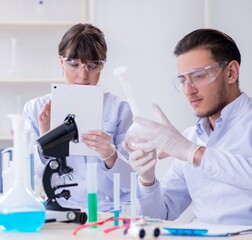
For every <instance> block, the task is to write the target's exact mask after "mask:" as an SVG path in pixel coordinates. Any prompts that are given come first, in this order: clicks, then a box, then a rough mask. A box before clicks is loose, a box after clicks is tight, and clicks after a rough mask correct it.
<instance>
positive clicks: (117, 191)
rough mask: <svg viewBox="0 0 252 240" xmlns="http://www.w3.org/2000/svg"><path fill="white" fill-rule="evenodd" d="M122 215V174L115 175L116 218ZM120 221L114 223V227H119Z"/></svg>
mask: <svg viewBox="0 0 252 240" xmlns="http://www.w3.org/2000/svg"><path fill="white" fill-rule="evenodd" d="M119 215H120V173H114V218H119ZM118 225H119V221H118V220H116V221H114V226H118Z"/></svg>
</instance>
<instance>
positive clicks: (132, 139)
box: [125, 122, 150, 149]
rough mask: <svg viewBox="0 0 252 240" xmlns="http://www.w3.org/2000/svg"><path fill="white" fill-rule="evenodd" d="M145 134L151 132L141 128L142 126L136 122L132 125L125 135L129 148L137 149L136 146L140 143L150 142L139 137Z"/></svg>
mask: <svg viewBox="0 0 252 240" xmlns="http://www.w3.org/2000/svg"><path fill="white" fill-rule="evenodd" d="M143 132H144V133H145V134H146V133H148V132H150V130H148V129H147V128H146V127H144V126H141V125H140V124H138V123H135V122H133V123H132V124H131V126H130V127H129V129H128V131H127V132H126V135H125V141H126V142H127V144H128V146H129V147H130V148H131V149H136V144H138V143H146V142H148V141H147V140H146V139H143V138H142V137H139V136H141V135H142V133H143Z"/></svg>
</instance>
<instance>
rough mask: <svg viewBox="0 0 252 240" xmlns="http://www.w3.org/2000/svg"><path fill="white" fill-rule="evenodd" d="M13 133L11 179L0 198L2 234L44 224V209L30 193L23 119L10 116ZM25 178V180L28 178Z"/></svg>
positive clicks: (38, 199) (32, 193)
mask: <svg viewBox="0 0 252 240" xmlns="http://www.w3.org/2000/svg"><path fill="white" fill-rule="evenodd" d="M9 117H10V118H11V121H12V129H13V134H14V143H13V147H14V151H13V164H14V179H13V184H12V186H11V188H10V189H9V190H8V191H7V192H6V193H5V194H4V195H3V197H2V198H1V199H0V229H1V230H3V231H6V232H8V231H18V232H35V231H38V230H39V229H40V228H41V227H42V225H43V224H44V223H45V206H44V205H43V203H42V202H41V200H40V198H39V197H38V196H37V195H36V194H35V192H34V191H32V188H31V184H30V183H31V181H30V174H28V173H29V168H28V166H29V165H28V161H29V159H30V158H29V156H26V155H27V154H28V152H27V151H25V149H27V144H29V143H28V142H27V141H25V139H28V138H27V136H25V134H28V133H24V122H25V120H24V117H23V116H22V115H10V116H9ZM28 178H29V179H28Z"/></svg>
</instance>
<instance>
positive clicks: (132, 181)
mask: <svg viewBox="0 0 252 240" xmlns="http://www.w3.org/2000/svg"><path fill="white" fill-rule="evenodd" d="M136 181H137V173H136V172H131V173H130V202H131V205H130V215H131V219H132V220H133V219H135V218H136V215H137V187H136V186H137V182H136Z"/></svg>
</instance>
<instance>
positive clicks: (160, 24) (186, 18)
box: [94, 0, 252, 177]
mask: <svg viewBox="0 0 252 240" xmlns="http://www.w3.org/2000/svg"><path fill="white" fill-rule="evenodd" d="M204 3H208V6H209V8H208V10H209V12H208V15H207V22H205V20H206V19H205V17H206V16H205V15H204ZM251 9H252V1H251V0H243V1H242V4H241V2H240V1H237V0H222V1H219V0H206V1H202V0H190V1H189V0H176V1H171V0H120V1H118V0H106V1H104V0H95V12H94V19H95V22H94V23H95V24H96V25H97V26H99V27H100V28H101V29H102V30H103V31H104V33H105V36H106V39H107V42H108V51H109V52H108V62H107V63H106V67H105V69H104V72H103V74H102V79H103V80H102V82H101V83H102V84H103V85H105V87H106V89H107V90H109V91H111V92H113V93H115V94H117V95H119V96H121V97H124V96H123V93H122V89H121V86H120V84H119V82H118V80H117V79H116V78H115V77H114V76H113V74H112V72H113V69H114V68H116V67H118V66H120V65H126V66H128V68H129V70H128V79H129V81H130V85H131V88H132V90H133V92H134V94H135V98H136V101H137V104H138V107H139V108H140V112H141V114H142V115H144V116H146V117H153V116H152V110H151V105H152V103H153V102H156V103H158V104H159V105H160V106H161V107H162V109H163V110H164V112H165V113H166V114H167V116H168V118H169V119H170V121H171V122H172V123H173V124H174V125H175V126H176V127H177V128H178V129H180V130H181V131H182V130H184V129H185V128H186V127H187V126H190V125H192V124H194V121H195V116H194V113H193V111H192V110H191V107H190V106H189V104H188V103H187V101H186V99H185V98H184V96H183V95H182V94H180V93H178V92H177V91H176V90H175V89H174V88H173V86H172V84H171V79H172V78H173V77H174V76H175V75H176V58H175V57H174V56H173V49H174V47H175V45H176V43H177V41H178V40H180V39H181V38H182V37H183V36H184V35H185V34H187V33H189V32H190V31H192V30H194V29H196V28H202V27H205V26H206V24H208V25H209V26H208V27H212V28H217V29H219V30H223V31H225V32H227V33H228V34H229V35H230V36H232V37H233V38H234V39H235V40H236V42H237V44H238V46H239V48H240V51H241V54H242V68H241V78H240V82H241V88H242V89H243V90H246V92H248V94H250V95H251V96H252V83H251V82H250V81H249V79H250V78H249V74H250V72H249V65H250V64H251V57H250V56H251V51H252V47H251V46H250V43H251V42H252V41H251V38H252V34H251V31H250V30H249V26H248V23H250V22H252V14H251ZM246 26H248V27H246ZM169 164H170V161H169V159H166V160H164V161H160V162H159V164H158V166H157V174H158V177H161V176H162V175H163V174H164V172H165V170H166V169H167V168H168V167H169Z"/></svg>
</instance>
